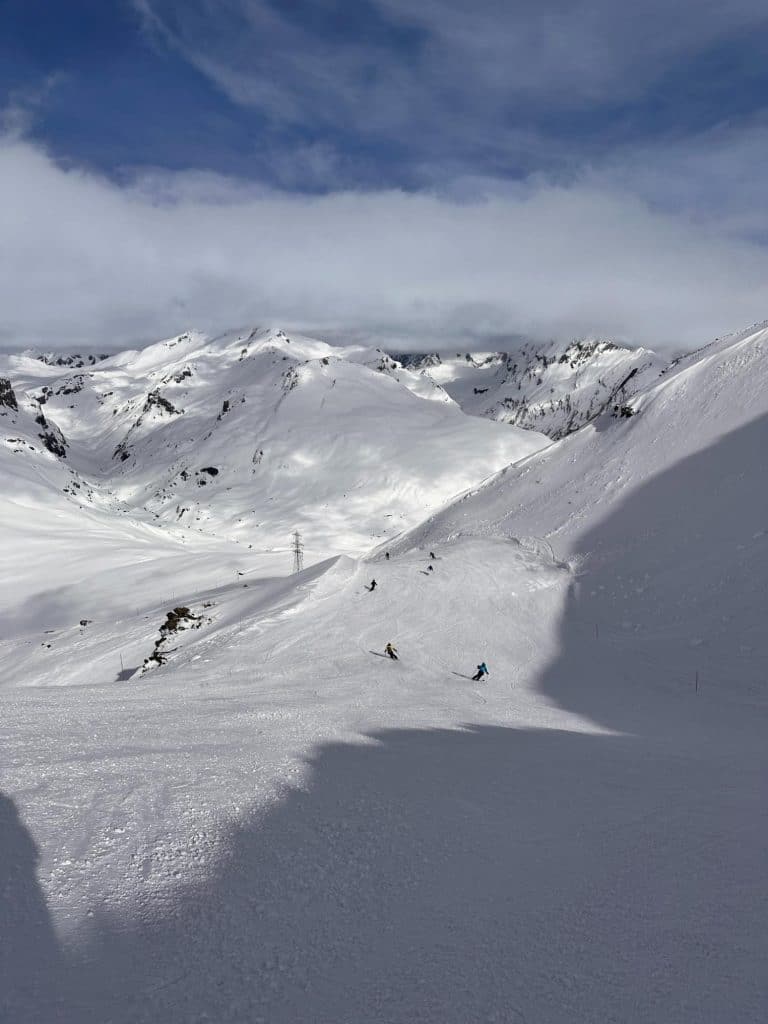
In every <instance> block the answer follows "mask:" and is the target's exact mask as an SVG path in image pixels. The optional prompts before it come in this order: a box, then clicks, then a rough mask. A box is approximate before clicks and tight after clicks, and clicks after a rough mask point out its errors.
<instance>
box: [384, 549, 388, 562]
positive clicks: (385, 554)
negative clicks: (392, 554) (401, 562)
mask: <svg viewBox="0 0 768 1024" xmlns="http://www.w3.org/2000/svg"><path fill="white" fill-rule="evenodd" d="M384 557H385V558H386V560H387V561H389V552H388V551H385V552H384Z"/></svg>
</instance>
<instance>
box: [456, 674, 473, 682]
mask: <svg viewBox="0 0 768 1024" xmlns="http://www.w3.org/2000/svg"><path fill="white" fill-rule="evenodd" d="M451 675H452V676H458V677H459V679H468V680H469V681H470V683H471V682H474V680H473V679H472V676H465V675H464V673H463V672H451Z"/></svg>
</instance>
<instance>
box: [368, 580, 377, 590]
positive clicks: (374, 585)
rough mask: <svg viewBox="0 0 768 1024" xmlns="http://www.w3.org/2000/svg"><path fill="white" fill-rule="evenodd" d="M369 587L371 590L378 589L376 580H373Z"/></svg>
mask: <svg viewBox="0 0 768 1024" xmlns="http://www.w3.org/2000/svg"><path fill="white" fill-rule="evenodd" d="M368 589H369V590H375V589H376V580H371V585H370V587H368Z"/></svg>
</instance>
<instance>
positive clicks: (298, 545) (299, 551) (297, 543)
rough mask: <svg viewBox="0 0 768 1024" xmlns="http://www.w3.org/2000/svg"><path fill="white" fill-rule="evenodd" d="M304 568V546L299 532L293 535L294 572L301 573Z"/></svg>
mask: <svg viewBox="0 0 768 1024" xmlns="http://www.w3.org/2000/svg"><path fill="white" fill-rule="evenodd" d="M303 568H304V545H303V543H302V541H301V534H300V533H299V531H298V530H296V531H295V533H294V534H293V571H294V572H301V570H302V569H303Z"/></svg>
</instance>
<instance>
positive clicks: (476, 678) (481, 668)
mask: <svg viewBox="0 0 768 1024" xmlns="http://www.w3.org/2000/svg"><path fill="white" fill-rule="evenodd" d="M487 675H488V666H487V665H486V664H485V662H484V661H481V662H480V664H479V665H478V666H477V672H475V674H474V675H473V676H472V680H473V682H475V683H478V682H480V680H481V679H482V678H483V676H487Z"/></svg>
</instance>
